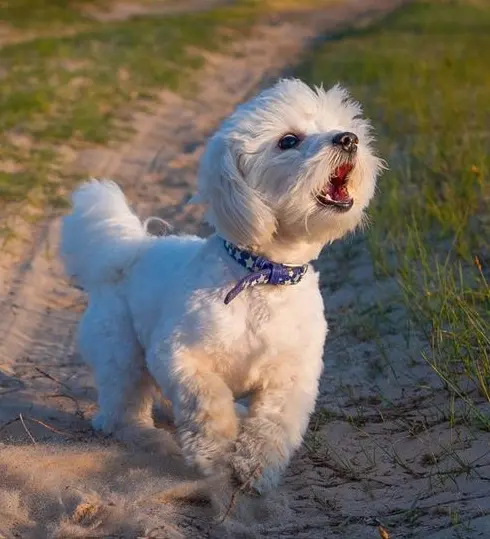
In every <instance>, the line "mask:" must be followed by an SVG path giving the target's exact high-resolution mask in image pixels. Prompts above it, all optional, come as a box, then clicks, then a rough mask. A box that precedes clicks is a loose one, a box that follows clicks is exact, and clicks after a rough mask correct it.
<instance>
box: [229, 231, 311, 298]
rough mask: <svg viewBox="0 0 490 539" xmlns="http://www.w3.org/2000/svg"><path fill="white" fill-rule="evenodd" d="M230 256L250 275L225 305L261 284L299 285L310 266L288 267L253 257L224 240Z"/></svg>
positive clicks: (240, 282)
mask: <svg viewBox="0 0 490 539" xmlns="http://www.w3.org/2000/svg"><path fill="white" fill-rule="evenodd" d="M223 242H224V244H225V249H226V250H227V252H228V254H229V255H230V256H231V257H232V258H234V259H235V260H236V261H237V262H238V263H239V264H240V266H243V267H244V268H246V269H248V270H249V271H250V274H249V275H246V276H245V277H242V278H241V279H240V280H239V281H238V282H237V284H236V285H235V286H234V287H233V288H232V289H231V290H230V291H229V292H228V294H227V295H226V297H225V304H226V305H228V303H230V301H232V300H233V299H235V298H236V297H237V296H238V294H239V293H240V292H243V290H245V289H246V288H249V287H252V286H256V285H259V284H280V285H284V284H297V283H299V282H300V281H301V279H302V278H303V275H304V274H305V273H306V272H307V270H308V264H304V265H303V266H286V265H285V264H277V263H276V262H271V261H270V260H267V258H264V257H262V256H257V255H253V254H252V253H249V252H248V251H244V250H242V249H240V248H239V247H237V246H236V245H233V243H230V242H229V241H227V240H223Z"/></svg>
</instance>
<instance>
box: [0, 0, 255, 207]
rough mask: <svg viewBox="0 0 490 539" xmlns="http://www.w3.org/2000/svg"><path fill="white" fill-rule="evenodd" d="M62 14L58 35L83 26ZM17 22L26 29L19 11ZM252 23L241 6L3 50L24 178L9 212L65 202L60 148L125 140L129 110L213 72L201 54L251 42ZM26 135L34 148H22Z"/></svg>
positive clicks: (8, 124)
mask: <svg viewBox="0 0 490 539" xmlns="http://www.w3.org/2000/svg"><path fill="white" fill-rule="evenodd" d="M23 4H26V5H27V4H29V5H31V2H26V1H24V2H23ZM34 4H35V5H38V4H39V6H41V2H37V3H34ZM62 4H66V6H65V7H67V9H65V10H63V9H62V6H61V5H62ZM52 8H53V9H52V10H51V11H53V13H54V15H56V16H54V15H53V19H50V20H52V21H54V22H53V24H54V28H56V27H57V26H56V25H57V24H58V22H59V21H60V20H64V21H65V22H66V24H67V25H68V22H69V21H72V15H73V20H74V18H75V12H74V10H73V9H71V8H70V5H68V4H67V3H66V2H58V3H55V4H54V5H53V6H52ZM19 9H20V7H19ZM41 11H42V10H41ZM51 11H50V13H51ZM35 13H36V10H34V13H33V15H32V17H34V18H35ZM61 14H64V15H65V18H64V19H63V17H61ZM13 15H14V19H13V20H14V22H17V17H16V12H15V11H14V13H13ZM251 16H252V11H250V10H249V11H245V10H244V9H243V7H242V6H237V7H235V8H233V9H231V8H220V9H215V10H212V11H210V12H207V13H198V14H186V15H176V16H168V17H163V16H162V17H156V16H148V17H140V18H135V19H131V20H127V21H120V22H112V23H99V22H96V21H92V22H91V24H90V26H88V27H87V26H86V27H84V29H83V31H80V32H76V33H74V35H71V36H66V37H58V36H56V32H54V35H53V36H52V37H46V36H43V37H39V38H35V39H31V40H29V41H26V42H23V43H13V44H10V45H9V44H7V45H5V46H4V47H3V48H2V49H0V70H1V72H2V79H1V82H0V133H1V134H0V163H1V162H3V163H5V162H9V163H16V164H17V170H16V172H15V173H11V172H9V171H8V170H7V171H6V172H5V171H4V172H0V205H1V204H2V203H3V204H5V203H6V202H12V201H23V200H25V199H26V197H27V196H28V195H32V194H33V193H36V194H42V195H43V196H44V195H47V194H48V195H51V194H55V193H56V192H57V189H56V186H55V184H56V183H60V182H63V181H64V182H65V183H66V178H63V177H62V174H61V172H60V166H59V165H60V164H61V160H60V159H59V155H58V153H57V151H56V148H57V147H60V146H61V145H70V146H75V147H77V146H79V145H80V144H87V143H89V144H94V143H95V144H101V143H107V142H108V141H109V140H110V139H112V138H115V137H116V136H118V135H121V134H124V133H125V130H124V129H122V128H121V113H122V111H123V110H126V111H127V110H129V109H131V110H134V109H135V108H137V107H141V106H142V104H144V102H145V101H147V102H148V101H149V100H152V99H154V98H155V95H156V91H157V90H159V89H162V88H170V89H173V90H175V89H177V88H178V87H179V84H180V83H181V82H182V80H183V79H185V78H186V77H187V76H188V75H189V72H190V70H192V69H195V68H197V67H199V66H200V65H201V64H202V62H203V58H202V56H201V55H200V54H199V53H196V52H195V51H196V50H211V49H216V48H218V47H220V46H223V45H224V44H225V42H226V39H225V37H224V34H222V33H221V32H220V30H221V29H222V28H224V27H227V28H231V29H232V30H235V31H236V32H237V33H239V32H245V31H246V30H247V29H248V28H249V26H250V22H251ZM25 24H27V21H26V22H25ZM19 135H21V139H22V141H24V142H25V140H26V139H27V140H28V144H25V143H23V144H20V145H19V144H18V143H17V140H18V139H19ZM4 168H5V167H4ZM10 168H11V167H10ZM0 207H1V206H0Z"/></svg>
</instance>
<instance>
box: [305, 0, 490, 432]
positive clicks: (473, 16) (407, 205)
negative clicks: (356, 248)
mask: <svg viewBox="0 0 490 539" xmlns="http://www.w3.org/2000/svg"><path fill="white" fill-rule="evenodd" d="M489 27H490V5H489V4H486V3H484V2H471V1H463V0H462V1H446V2H442V1H436V0H433V1H417V2H415V3H413V4H411V5H409V6H406V7H404V8H402V9H400V10H398V11H397V12H396V13H394V14H392V15H390V16H388V17H387V18H386V19H385V20H384V21H382V22H380V23H379V24H376V25H374V26H371V27H369V28H366V29H363V30H359V31H356V30H353V31H352V32H346V33H344V34H343V35H341V36H338V39H333V40H330V41H328V42H327V43H326V44H325V45H324V46H322V47H320V49H319V50H318V51H317V52H316V54H314V55H313V57H312V60H311V62H309V63H308V64H307V65H306V66H304V67H303V69H302V74H303V75H305V76H306V77H307V78H308V79H309V80H310V81H312V82H315V83H319V82H321V81H324V82H325V83H333V82H337V81H341V82H343V83H345V84H346V85H347V86H348V87H349V88H350V90H351V91H352V93H353V94H354V96H355V97H356V98H358V99H359V100H360V101H361V102H362V103H363V104H364V105H365V108H366V112H367V115H368V116H369V117H371V118H372V119H373V120H374V123H375V126H376V128H377V131H378V133H379V139H380V140H379V146H380V149H381V153H382V155H383V157H385V158H386V159H387V161H388V163H389V166H390V171H389V172H387V173H386V174H385V175H384V176H383V178H382V179H381V181H380V185H379V193H378V196H377V198H376V202H375V204H374V207H373V211H372V217H373V218H372V222H373V224H372V227H371V230H370V233H369V238H368V239H369V244H370V246H371V251H372V254H373V258H374V260H375V263H376V267H377V270H378V274H379V275H380V276H382V275H383V274H385V273H386V272H388V273H390V274H395V275H396V276H397V277H398V279H399V282H400V285H401V289H402V291H403V293H404V297H405V298H406V302H407V307H408V308H409V310H410V312H411V314H412V315H413V319H414V320H415V321H416V325H417V328H418V330H419V331H424V332H425V334H426V336H427V348H426V350H425V352H424V356H425V357H426V359H427V361H428V362H429V363H430V364H431V365H432V367H433V368H434V369H435V371H436V372H437V373H438V374H439V375H440V376H441V378H442V379H443V381H444V382H445V384H446V386H447V387H448V389H449V390H450V391H451V392H453V393H454V394H456V395H457V397H458V398H461V399H463V400H464V401H465V402H467V403H470V404H472V405H473V406H474V409H475V411H476V412H475V413H476V414H477V415H481V414H480V412H479V411H478V410H477V407H476V403H478V402H480V401H481V399H484V400H486V401H490V340H489V339H490V337H489V336H490V291H489V285H488V279H489V275H490V271H489V264H490V217H489V214H488V208H489V202H490V185H489V182H488V175H489V169H490V70H489V69H488V60H487V54H486V52H485V51H487V50H488V49H489V47H490V32H488V28H489ZM489 418H490V414H488V413H487V415H486V425H487V427H488V426H489V425H490V419H489ZM480 419H481V417H480Z"/></svg>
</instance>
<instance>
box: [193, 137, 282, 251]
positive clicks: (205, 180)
mask: <svg viewBox="0 0 490 539" xmlns="http://www.w3.org/2000/svg"><path fill="white" fill-rule="evenodd" d="M237 146H238V145H237V144H235V145H234V146H233V145H230V144H229V143H228V142H227V141H226V140H225V138H224V137H223V136H222V135H221V134H220V133H217V134H216V135H215V136H214V137H213V138H211V140H210V141H209V143H208V146H207V148H206V150H205V152H204V155H203V157H202V160H201V164H200V168H199V175H198V185H199V192H198V194H197V197H198V200H201V201H203V202H204V203H206V204H207V205H208V210H207V213H206V218H207V220H208V222H209V224H211V225H212V226H214V227H215V229H216V231H217V232H218V233H219V234H221V235H223V236H225V237H226V238H227V239H229V240H231V241H233V242H234V243H236V244H238V245H241V246H256V245H261V244H263V243H266V242H267V241H268V240H270V238H271V236H272V234H273V233H274V231H275V228H276V220H275V217H274V214H273V213H272V211H271V209H270V208H269V206H268V205H267V204H266V202H265V201H264V200H263V198H262V196H261V194H260V193H259V191H258V190H257V189H254V188H253V187H251V186H250V184H249V183H247V181H246V178H245V177H244V175H243V173H242V171H240V169H239V158H240V154H239V151H238V150H237Z"/></svg>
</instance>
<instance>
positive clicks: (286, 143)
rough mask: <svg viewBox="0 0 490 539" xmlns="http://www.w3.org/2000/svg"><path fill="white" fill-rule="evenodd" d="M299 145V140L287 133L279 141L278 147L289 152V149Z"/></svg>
mask: <svg viewBox="0 0 490 539" xmlns="http://www.w3.org/2000/svg"><path fill="white" fill-rule="evenodd" d="M299 143H300V139H299V137H298V136H297V135H293V133H288V134H287V135H284V136H283V137H282V138H281V139H280V140H279V143H278V146H279V148H281V150H291V148H295V147H296V146H297V145H298V144H299Z"/></svg>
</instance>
